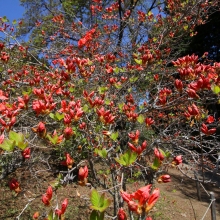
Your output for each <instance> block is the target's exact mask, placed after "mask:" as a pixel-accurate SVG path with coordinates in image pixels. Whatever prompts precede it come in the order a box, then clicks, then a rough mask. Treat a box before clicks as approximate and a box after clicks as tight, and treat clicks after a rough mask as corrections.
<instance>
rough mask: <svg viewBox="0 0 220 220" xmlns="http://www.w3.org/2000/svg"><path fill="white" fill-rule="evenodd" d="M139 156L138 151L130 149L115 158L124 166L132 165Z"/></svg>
mask: <svg viewBox="0 0 220 220" xmlns="http://www.w3.org/2000/svg"><path fill="white" fill-rule="evenodd" d="M137 156H138V155H137V153H136V152H133V151H131V150H128V151H126V152H125V153H124V154H121V155H120V157H119V158H115V160H116V161H117V162H118V163H119V164H121V165H123V166H130V165H131V164H133V163H134V162H135V160H136V159H137Z"/></svg>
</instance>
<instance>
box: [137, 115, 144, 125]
mask: <svg viewBox="0 0 220 220" xmlns="http://www.w3.org/2000/svg"><path fill="white" fill-rule="evenodd" d="M137 121H138V122H139V123H140V124H142V123H143V122H144V116H143V115H142V114H140V115H139V116H138V117H137Z"/></svg>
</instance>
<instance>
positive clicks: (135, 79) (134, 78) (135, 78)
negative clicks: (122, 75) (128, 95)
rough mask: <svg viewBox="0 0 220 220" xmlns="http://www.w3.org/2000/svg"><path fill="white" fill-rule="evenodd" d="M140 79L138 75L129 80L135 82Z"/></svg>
mask: <svg viewBox="0 0 220 220" xmlns="http://www.w3.org/2000/svg"><path fill="white" fill-rule="evenodd" d="M137 80H138V77H131V78H130V79H129V81H130V82H131V83H134V82H136V81H137Z"/></svg>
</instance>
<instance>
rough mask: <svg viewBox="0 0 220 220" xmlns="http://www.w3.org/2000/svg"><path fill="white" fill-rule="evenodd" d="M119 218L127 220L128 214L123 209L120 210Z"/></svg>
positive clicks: (119, 219)
mask: <svg viewBox="0 0 220 220" xmlns="http://www.w3.org/2000/svg"><path fill="white" fill-rule="evenodd" d="M117 216H118V220H127V216H126V213H125V211H124V209H123V208H120V209H119V210H118V215H117Z"/></svg>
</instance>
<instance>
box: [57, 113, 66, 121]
mask: <svg viewBox="0 0 220 220" xmlns="http://www.w3.org/2000/svg"><path fill="white" fill-rule="evenodd" d="M55 116H56V118H57V119H58V121H61V120H62V119H63V118H64V114H63V113H61V114H60V113H59V112H56V113H55Z"/></svg>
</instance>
